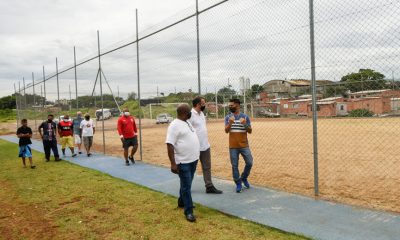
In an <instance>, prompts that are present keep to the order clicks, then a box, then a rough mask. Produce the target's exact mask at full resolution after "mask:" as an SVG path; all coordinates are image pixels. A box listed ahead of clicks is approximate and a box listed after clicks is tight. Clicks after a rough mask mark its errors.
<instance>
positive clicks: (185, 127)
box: [165, 119, 200, 164]
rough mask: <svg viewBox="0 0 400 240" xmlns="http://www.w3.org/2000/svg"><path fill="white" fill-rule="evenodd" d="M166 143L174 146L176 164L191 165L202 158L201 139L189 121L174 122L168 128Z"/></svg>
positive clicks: (176, 120)
mask: <svg viewBox="0 0 400 240" xmlns="http://www.w3.org/2000/svg"><path fill="white" fill-rule="evenodd" d="M165 143H169V144H172V145H173V146H174V149H175V162H176V164H180V163H191V162H194V161H196V160H198V159H199V157H200V147H199V145H200V144H199V139H198V138H197V135H196V131H195V129H194V128H193V126H192V124H190V123H189V122H187V121H182V120H180V119H175V120H173V121H172V122H171V124H170V125H169V127H168V131H167V138H166V140H165Z"/></svg>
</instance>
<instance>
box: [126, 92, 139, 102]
mask: <svg viewBox="0 0 400 240" xmlns="http://www.w3.org/2000/svg"><path fill="white" fill-rule="evenodd" d="M136 98H137V93H135V92H130V93H128V98H127V100H128V101H130V100H136Z"/></svg>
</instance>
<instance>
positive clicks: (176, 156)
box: [165, 104, 200, 222]
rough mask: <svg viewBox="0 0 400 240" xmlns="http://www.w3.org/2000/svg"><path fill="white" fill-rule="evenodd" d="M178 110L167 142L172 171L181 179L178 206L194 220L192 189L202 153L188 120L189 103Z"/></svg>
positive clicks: (169, 128)
mask: <svg viewBox="0 0 400 240" xmlns="http://www.w3.org/2000/svg"><path fill="white" fill-rule="evenodd" d="M176 112H177V115H178V118H177V119H175V120H174V121H172V122H171V124H170V125H169V127H168V131H167V139H166V140H165V143H166V144H167V150H168V157H169V160H170V162H171V172H173V173H175V174H178V175H179V179H180V191H179V199H178V206H179V207H184V214H185V216H186V220H188V221H189V222H194V221H196V217H195V216H194V215H193V201H192V193H191V189H192V181H193V177H194V173H195V172H196V166H197V161H198V159H199V155H200V147H199V145H200V144H199V139H198V138H197V135H196V132H195V130H194V128H193V126H192V124H190V122H189V121H188V119H190V117H191V111H190V108H189V105H187V104H181V105H179V106H178V108H177V110H176Z"/></svg>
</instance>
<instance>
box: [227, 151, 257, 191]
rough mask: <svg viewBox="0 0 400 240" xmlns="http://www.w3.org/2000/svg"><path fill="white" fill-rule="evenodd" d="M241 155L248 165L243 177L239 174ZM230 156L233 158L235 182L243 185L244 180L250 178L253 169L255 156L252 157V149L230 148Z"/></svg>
mask: <svg viewBox="0 0 400 240" xmlns="http://www.w3.org/2000/svg"><path fill="white" fill-rule="evenodd" d="M239 154H240V155H242V157H243V159H244V162H245V164H246V165H245V167H244V170H243V173H242V175H241V176H240V173H239ZM229 155H230V157H231V164H232V176H233V180H234V181H235V183H242V179H247V178H248V177H249V175H250V170H251V167H252V166H253V156H252V155H251V152H250V148H248V147H247V148H230V149H229Z"/></svg>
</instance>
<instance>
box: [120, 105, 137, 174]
mask: <svg viewBox="0 0 400 240" xmlns="http://www.w3.org/2000/svg"><path fill="white" fill-rule="evenodd" d="M122 113H123V114H122V116H121V117H119V119H118V134H119V137H120V139H121V142H122V147H123V148H124V158H125V164H126V166H129V160H131V162H132V164H135V159H134V154H135V153H136V151H137V149H138V141H137V128H136V123H135V119H134V118H133V116H131V115H130V113H129V109H128V108H124V110H123V112H122ZM131 146H132V151H131V154H130V155H129V156H128V153H129V147H131ZM128 159H129V160H128Z"/></svg>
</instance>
